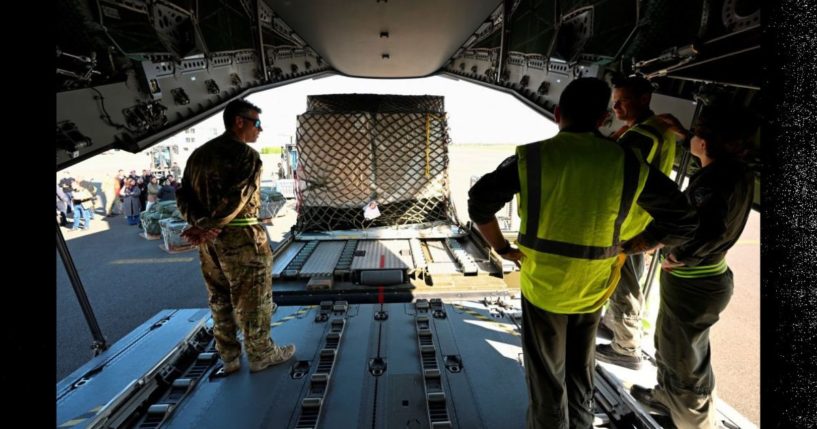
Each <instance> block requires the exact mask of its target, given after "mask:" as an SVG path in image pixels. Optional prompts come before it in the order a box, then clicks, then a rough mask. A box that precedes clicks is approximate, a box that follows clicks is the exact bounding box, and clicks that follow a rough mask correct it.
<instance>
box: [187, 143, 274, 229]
mask: <svg viewBox="0 0 817 429" xmlns="http://www.w3.org/2000/svg"><path fill="white" fill-rule="evenodd" d="M182 177H183V179H182V186H181V188H179V190H178V191H177V192H176V200H177V204H178V208H179V211H180V212H181V214H182V217H184V219H185V220H186V221H187V223H189V224H191V225H193V226H196V227H199V228H204V229H209V228H222V227H224V226H226V225H227V224H228V223H230V221H232V220H233V219H236V218H244V217H246V218H251V217H256V216H257V215H258V208H259V205H260V193H259V189H260V185H261V157H260V156H259V155H258V152H256V151H255V150H254V149H252V148H251V147H250V146H249V145H248V144H246V143H243V142H240V141H238V140H235V138H234V137H233V136H231V135H230V134H229V133H224V134H222V135H220V136H218V137H216V138H214V139H213V140H210V141H209V142H207V143H205V144H204V145H202V146H201V147H199V148H198V149H196V150H195V151H193V153H192V154H191V155H190V158H189V159H188V160H187V165H186V166H185V169H184V175H183V176H182Z"/></svg>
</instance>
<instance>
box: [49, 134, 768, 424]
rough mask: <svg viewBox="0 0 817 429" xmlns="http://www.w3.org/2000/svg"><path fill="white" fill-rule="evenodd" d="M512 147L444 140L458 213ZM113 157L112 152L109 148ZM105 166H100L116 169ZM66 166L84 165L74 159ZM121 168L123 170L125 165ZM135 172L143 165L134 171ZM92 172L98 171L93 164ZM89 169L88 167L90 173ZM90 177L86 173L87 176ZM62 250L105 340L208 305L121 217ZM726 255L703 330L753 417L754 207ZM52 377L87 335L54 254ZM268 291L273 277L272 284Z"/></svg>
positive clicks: (284, 220) (198, 285) (178, 263)
mask: <svg viewBox="0 0 817 429" xmlns="http://www.w3.org/2000/svg"><path fill="white" fill-rule="evenodd" d="M512 153H513V149H512V147H510V146H457V145H455V146H451V147H450V165H449V179H450V184H451V195H452V200H453V202H454V204H455V206H456V208H457V212H458V215H459V218H460V220H461V221H462V222H463V223H464V222H466V221H467V220H468V212H467V198H468V197H467V192H468V188H469V187H470V180H471V177H472V176H475V175H476V176H479V175H482V174H485V173H487V172H489V171H492V170H493V169H495V168H496V166H498V165H499V163H500V162H501V161H502V160H503V159H505V158H506V157H507V156H510V155H511V154H512ZM111 158H113V157H111ZM117 168H118V167H117V166H113V167H111V168H110V169H108V170H107V171H115V170H116V169H117ZM72 170H74V171H76V172H78V173H80V174H81V173H82V168H81V167H79V166H75V167H72ZM126 171H127V169H126ZM140 171H141V170H140ZM93 174H96V175H97V176H99V175H100V173H99V172H94V173H93ZM93 174H92V173H86V175H90V176H93ZM90 176H89V177H90ZM280 214H281V215H282V216H281V217H278V218H275V219H274V225H273V226H272V227H270V228H269V231H270V233H271V236H272V238H273V240H280V237H282V236H283V234H284V233H285V232H286V231H288V230H289V228H290V226H291V225H292V224H293V223H294V220H295V213H294V201H289V202H288V203H287V206H285V207H284V209H282V211H281V213H280ZM62 232H63V235H64V237H65V239H66V242H67V244H68V249H69V251H70V253H71V256H72V258H73V260H74V263H75V264H76V266H77V270H78V272H79V275H80V279H81V281H82V283H83V285H84V288H85V290H86V293H87V296H88V299H89V301H90V303H91V305H92V306H93V310H94V314H95V316H96V318H97V321H98V323H99V326H100V329H101V330H102V332H103V334H104V335H105V337H106V339H107V341H108V344H113V343H114V342H116V341H117V340H118V339H120V338H122V337H123V336H124V335H126V334H127V333H128V332H130V331H131V330H132V329H134V328H135V327H137V326H138V325H140V324H141V323H143V322H144V321H145V320H147V319H148V318H150V317H151V316H153V315H155V314H156V313H158V312H159V311H160V310H162V309H168V308H206V307H207V294H206V291H205V288H204V284H203V281H202V277H201V271H200V265H199V257H198V252H197V251H196V250H193V251H188V252H182V253H173V254H171V253H168V252H166V251H164V250H162V249H161V248H160V247H159V246H160V244H162V242H163V241H162V240H146V239H144V238H142V237H141V236H140V235H139V234H140V233H141V230H140V229H138V228H137V227H136V226H130V225H127V223H126V221H125V218H124V217H123V216H121V215H120V216H114V217H104V216H103V215H101V214H100V213H97V214H96V215H95V218H94V220H93V221H92V222H91V228H90V230H88V231H82V230H80V231H69V230H68V229H66V228H62ZM727 260H728V262H729V266H730V267H731V269H732V271H733V272H734V276H735V292H734V295H733V297H732V300H731V302H730V304H729V306H728V307H727V309H726V311H724V313H722V314H721V320H720V321H719V322H718V323H717V324H716V325H715V326H714V328H713V329H712V332H711V341H712V364H713V367H714V369H715V375H716V378H717V386H718V387H717V393H718V395H719V397H720V398H721V399H722V400H723V401H725V402H727V403H728V404H729V405H731V406H732V407H733V408H735V409H736V410H737V411H738V412H740V413H741V414H743V415H744V416H745V417H747V418H748V419H749V420H750V421H752V422H754V423H755V424H759V420H760V214H759V213H757V212H752V214H751V215H750V217H749V222H748V223H747V226H746V229H745V230H744V232H743V235H742V236H741V238H740V240H739V241H738V243H737V244H736V245H735V247H733V248H732V249H731V250H730V252H729V254H728V256H727ZM56 264H57V278H56V289H57V290H56V293H57V326H56V329H57V334H56V342H57V344H56V350H57V354H56V380H55V382H56V381H59V380H61V379H62V378H64V377H65V376H67V375H68V374H70V373H71V372H72V371H73V370H75V369H76V368H78V367H79V366H81V365H82V364H84V363H85V362H87V361H88V360H89V359H90V358H91V350H90V346H91V343H92V340H93V339H92V336H91V334H90V330H89V329H88V325H87V323H86V321H85V318H84V317H83V314H82V311H81V308H80V306H79V304H78V301H77V298H76V296H75V294H74V292H73V289H72V287H71V283H70V281H69V279H68V276H67V274H66V271H65V268H64V266H63V261H62V259H61V258H60V256H59V253H57V260H56ZM273 292H274V285H273Z"/></svg>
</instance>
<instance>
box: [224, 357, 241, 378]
mask: <svg viewBox="0 0 817 429" xmlns="http://www.w3.org/2000/svg"><path fill="white" fill-rule="evenodd" d="M239 369H241V356H238V357H237V358H235V359H233V360H231V361H229V362H224V375H228V374H232V373H234V372H236V371H238V370H239Z"/></svg>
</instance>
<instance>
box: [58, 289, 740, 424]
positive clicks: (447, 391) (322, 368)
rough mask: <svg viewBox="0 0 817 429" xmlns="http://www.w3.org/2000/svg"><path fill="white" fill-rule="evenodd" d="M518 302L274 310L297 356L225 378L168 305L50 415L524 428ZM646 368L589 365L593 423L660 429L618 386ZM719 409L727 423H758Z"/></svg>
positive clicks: (208, 345) (64, 395) (282, 337)
mask: <svg viewBox="0 0 817 429" xmlns="http://www.w3.org/2000/svg"><path fill="white" fill-rule="evenodd" d="M519 308H520V307H519V301H518V300H509V299H501V298H500V299H485V300H481V301H451V302H445V301H442V300H439V299H431V300H425V299H419V300H417V301H415V302H407V303H388V304H349V303H348V302H346V301H325V302H322V303H319V304H318V305H306V306H282V307H279V308H278V311H277V312H276V313H275V314H274V317H273V321H272V326H273V330H272V335H273V337H274V338H275V340H276V341H278V342H280V343H282V344H283V343H294V344H295V345H296V347H297V352H296V353H295V357H294V358H293V359H292V360H290V361H288V362H286V363H284V364H281V365H278V366H274V367H271V368H269V369H266V370H264V371H261V372H259V373H250V371H249V369H248V367H249V365H248V363H247V361H246V357H243V358H242V359H243V361H242V368H241V369H240V370H239V371H238V372H236V373H234V374H231V375H229V376H224V374H223V371H222V364H221V361H220V360H219V359H218V354H217V353H216V352H215V350H214V346H213V344H214V343H213V341H212V331H211V325H212V321H211V320H210V319H209V313H208V312H207V310H205V309H186V310H164V311H163V312H161V313H159V314H157V315H156V316H155V317H154V318H152V319H151V320H149V321H148V322H146V323H145V324H143V325H142V326H140V327H139V328H137V329H136V330H134V331H133V333H132V334H131V335H128V336H126V337H125V338H123V339H122V340H120V341H119V342H117V343H116V344H115V345H114V346H113V347H111V348H110V349H109V350H107V351H105V352H104V353H102V354H101V355H100V356H97V357H96V358H94V359H93V360H92V361H91V362H89V363H87V364H86V365H84V366H83V367H81V368H79V369H77V370H76V371H75V372H74V373H72V374H71V375H69V376H68V377H66V378H65V379H64V380H62V381H61V382H60V383H58V384H57V422H56V425H57V427H72V428H102V427H105V428H108V427H113V428H119V427H123V428H142V429H145V428H160V427H161V428H201V429H208V428H214V429H215V428H406V427H408V428H435V429H441V428H468V429H472V428H523V427H524V426H525V413H526V408H527V390H526V385H525V376H524V368H523V366H522V362H523V355H522V347H521V338H520V324H521V319H520V317H521V312H520V310H519ZM602 341H603V340H602ZM137 346H138V347H137ZM650 377H652V380H654V368H649V369H646V370H642V371H640V372H639V373H635V372H632V371H628V370H627V371H623V372H622V371H619V370H617V369H616V368H613V367H611V366H607V365H604V366H602V365H598V366H597V367H596V375H595V384H596V393H595V398H596V414H597V418H596V427H607V428H658V427H662V420H660V416H654V415H651V414H650V413H649V412H648V411H647V410H645V409H644V408H642V407H641V406H640V405H639V404H638V403H636V402H635V401H634V400H633V399H632V397H630V396H629V394H627V393H626V389H625V386H627V385H628V384H630V383H632V382H633V379H635V381H638V382H642V383H643V382H644V381H643V380H641V379H642V378H646V379H649V378H650ZM718 408H719V411H720V412H721V413H720V414H721V415H720V417H721V421H722V424H723V425H724V427H728V428H743V429H748V428H751V427H753V426H752V425H750V424H748V423H743V422H741V420H740V416H737V417H734V416H732V417H730V416H729V413H730V412H732V413H733V411H731V409H730V408H729V407H728V406H726V404H723V403H719V404H718ZM724 410H725V412H724ZM663 422H664V423H665V420H664V421H663ZM736 422H740V423H736ZM664 427H669V426H664Z"/></svg>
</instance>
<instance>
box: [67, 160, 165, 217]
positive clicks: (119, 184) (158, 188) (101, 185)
mask: <svg viewBox="0 0 817 429" xmlns="http://www.w3.org/2000/svg"><path fill="white" fill-rule="evenodd" d="M180 186H181V182H180V181H179V180H177V179H176V176H174V175H173V174H168V175H166V176H163V177H160V176H158V175H154V174H153V173H152V172H151V170H149V169H145V170H142V174H141V175H139V174H137V172H136V170H131V171H130V173H129V174H128V175H125V173H124V170H119V171H117V173H116V174H115V175H112V176H108V177H106V179H105V180H103V181H102V182H96V181H94V179H93V178H88V179H87V180H86V179H85V178H84V177H80V176H77V177H73V176H72V175H71V174H70V173H68V172H66V173H64V174H63V177H62V178H61V179H60V180H59V182H58V183H57V222H58V223H59V224H60V226H63V227H67V228H70V230H71V231H76V230H78V229H80V228H81V229H89V228H90V227H91V222H92V221H93V220H94V215H95V214H98V215H104V216H107V217H113V216H118V215H124V216H125V219H126V221H127V223H128V225H136V226H138V227H139V228H141V227H142V225H141V222H140V219H139V215H140V213H142V212H143V211H145V210H148V209H150V206H151V205H153V204H155V203H157V202H159V201H173V200H175V199H176V190H178V189H179V187H180ZM69 216H70V217H71V223H69V221H68V217H69Z"/></svg>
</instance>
